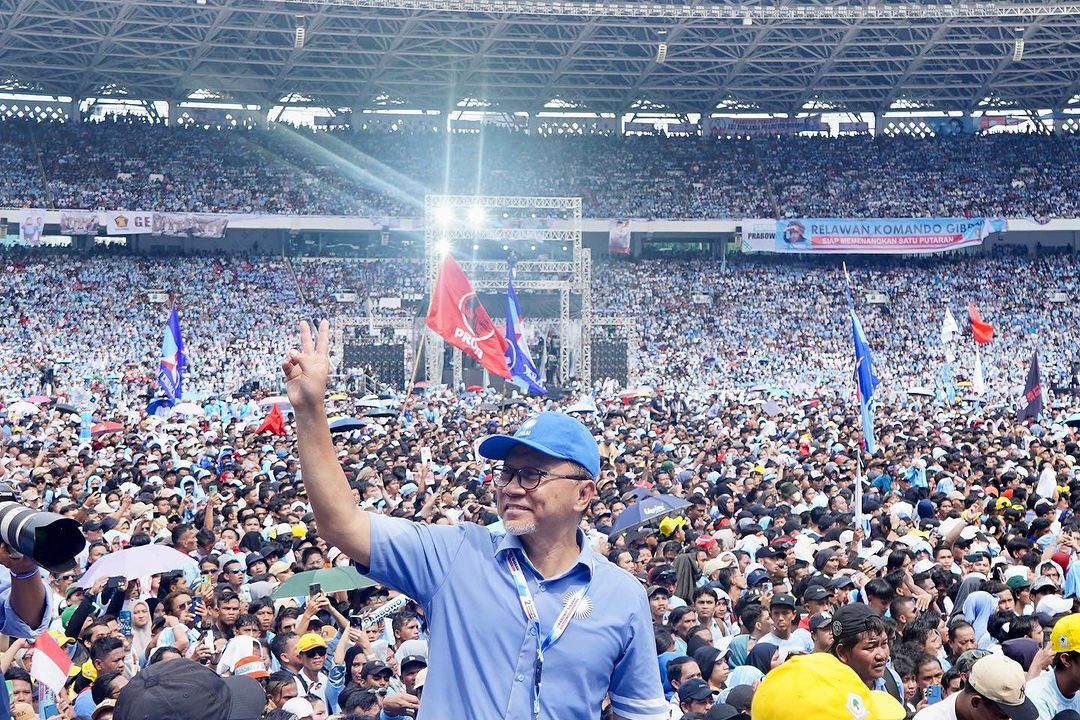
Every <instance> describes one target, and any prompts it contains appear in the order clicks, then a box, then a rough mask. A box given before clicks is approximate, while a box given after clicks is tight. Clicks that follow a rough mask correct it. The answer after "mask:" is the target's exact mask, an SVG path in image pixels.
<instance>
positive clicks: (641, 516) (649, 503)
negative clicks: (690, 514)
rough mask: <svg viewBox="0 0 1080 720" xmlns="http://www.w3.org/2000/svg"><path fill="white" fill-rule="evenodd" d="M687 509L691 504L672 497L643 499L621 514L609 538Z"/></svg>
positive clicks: (609, 532)
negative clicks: (676, 511)
mask: <svg viewBox="0 0 1080 720" xmlns="http://www.w3.org/2000/svg"><path fill="white" fill-rule="evenodd" d="M685 507H690V503H688V502H686V501H685V500H680V499H679V498H677V497H673V496H671V495H651V496H649V497H646V498H642V499H641V500H638V501H637V502H636V503H634V504H633V505H631V506H630V507H628V508H626V509H625V510H623V511H622V512H621V513H620V514H619V517H618V519H617V520H616V521H615V524H614V525H612V526H611V530H610V531H608V536H610V537H614V536H615V535H618V534H619V533H621V532H625V531H627V530H630V529H632V528H636V527H638V526H639V525H644V524H645V523H648V522H652V521H653V520H659V519H660V518H662V517H663V516H665V515H667V514H668V513H671V512H674V511H675V510H681V509H682V508H685Z"/></svg>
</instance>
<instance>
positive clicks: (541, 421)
mask: <svg viewBox="0 0 1080 720" xmlns="http://www.w3.org/2000/svg"><path fill="white" fill-rule="evenodd" d="M519 445H524V446H525V447H527V448H532V449H533V450H535V451H537V452H539V453H543V454H544V455H548V456H550V457H553V458H558V459H559V460H569V461H571V462H575V463H577V464H578V465H580V466H581V467H583V468H585V469H586V470H588V471H589V474H590V475H592V476H593V479H596V478H597V477H599V475H600V448H599V447H598V446H597V445H596V438H594V437H593V436H592V433H590V432H589V429H588V428H587V427H585V426H584V425H582V424H581V423H580V422H578V421H577V420H575V419H574V418H572V417H570V416H569V415H566V414H565V413H561V412H542V413H540V414H539V415H536V416H535V417H531V418H529V419H528V420H526V421H525V422H523V423H522V424H521V427H519V428H518V430H517V432H516V433H514V434H513V435H492V436H490V437H488V438H485V439H484V441H483V442H481V443H480V447H479V448H478V450H479V452H480V454H481V455H482V456H484V457H486V458H487V459H489V460H505V459H506V457H507V455H509V454H510V453H511V452H513V450H514V448H516V447H518V446H519Z"/></svg>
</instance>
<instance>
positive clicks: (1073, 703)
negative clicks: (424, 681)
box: [1024, 670, 1080, 720]
mask: <svg viewBox="0 0 1080 720" xmlns="http://www.w3.org/2000/svg"><path fill="white" fill-rule="evenodd" d="M1024 691H1025V692H1026V693H1027V696H1028V699H1029V700H1031V702H1033V703H1034V704H1035V707H1036V709H1037V710H1038V711H1039V720H1052V718H1053V717H1054V716H1055V715H1057V714H1058V713H1059V712H1061V711H1062V710H1076V711H1077V712H1080V693H1076V694H1075V695H1073V696H1072V697H1071V698H1067V697H1065V696H1064V695H1062V694H1061V690H1059V689H1058V684H1057V677H1056V676H1055V674H1054V671H1053V670H1047V671H1046V672H1044V673H1043V674H1042V675H1040V676H1039V677H1037V678H1035V679H1034V680H1029V681H1028V684H1027V685H1025V686H1024Z"/></svg>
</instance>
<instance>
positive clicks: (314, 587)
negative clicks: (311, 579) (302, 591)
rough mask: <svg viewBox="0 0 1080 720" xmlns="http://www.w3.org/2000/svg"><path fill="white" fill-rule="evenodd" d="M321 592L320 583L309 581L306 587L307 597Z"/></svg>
mask: <svg viewBox="0 0 1080 720" xmlns="http://www.w3.org/2000/svg"><path fill="white" fill-rule="evenodd" d="M321 592H322V583H311V585H310V586H309V587H308V597H315V596H316V595H318V594H319V593H321Z"/></svg>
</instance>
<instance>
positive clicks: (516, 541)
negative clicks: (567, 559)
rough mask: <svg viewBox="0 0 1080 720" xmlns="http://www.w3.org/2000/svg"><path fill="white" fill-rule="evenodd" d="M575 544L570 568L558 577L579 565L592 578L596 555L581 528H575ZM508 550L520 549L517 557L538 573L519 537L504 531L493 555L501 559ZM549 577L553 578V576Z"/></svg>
mask: <svg viewBox="0 0 1080 720" xmlns="http://www.w3.org/2000/svg"><path fill="white" fill-rule="evenodd" d="M577 544H578V556H577V560H575V561H574V564H573V565H571V566H570V569H569V570H567V571H566V572H565V573H563V574H562V575H560V577H565V576H566V575H568V574H569V573H570V572H572V571H573V570H574V568H576V567H578V566H579V565H580V566H582V567H584V568H585V569H586V570H588V572H589V577H590V578H592V575H593V573H594V572H595V571H596V555H595V553H593V551H592V549H591V548H590V547H589V545H588V543H587V542H586V540H585V533H584V532H583V531H582V529H581V528H578V529H577ZM510 550H520V551H521V552H520V553H519V557H521V558H523V559H524V562H525V565H527V566H528V567H529V569H530V570H532V571H533V572H534V573H537V574H539V573H538V572H537V570H536V568H535V567H533V564H532V563H531V562H530V561H529V556H528V555H527V554H526V553H525V546H524V545H522V544H521V538H520V537H519V536H518V535H511V534H510V533H504V534H503V536H502V537H501V538H499V539H498V541H497V542H496V543H495V552H494V556H495V557H497V558H500V559H501V558H502V557H503V554H504V553H505V552H507V551H510ZM549 579H551V580H554V579H555V578H549Z"/></svg>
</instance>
